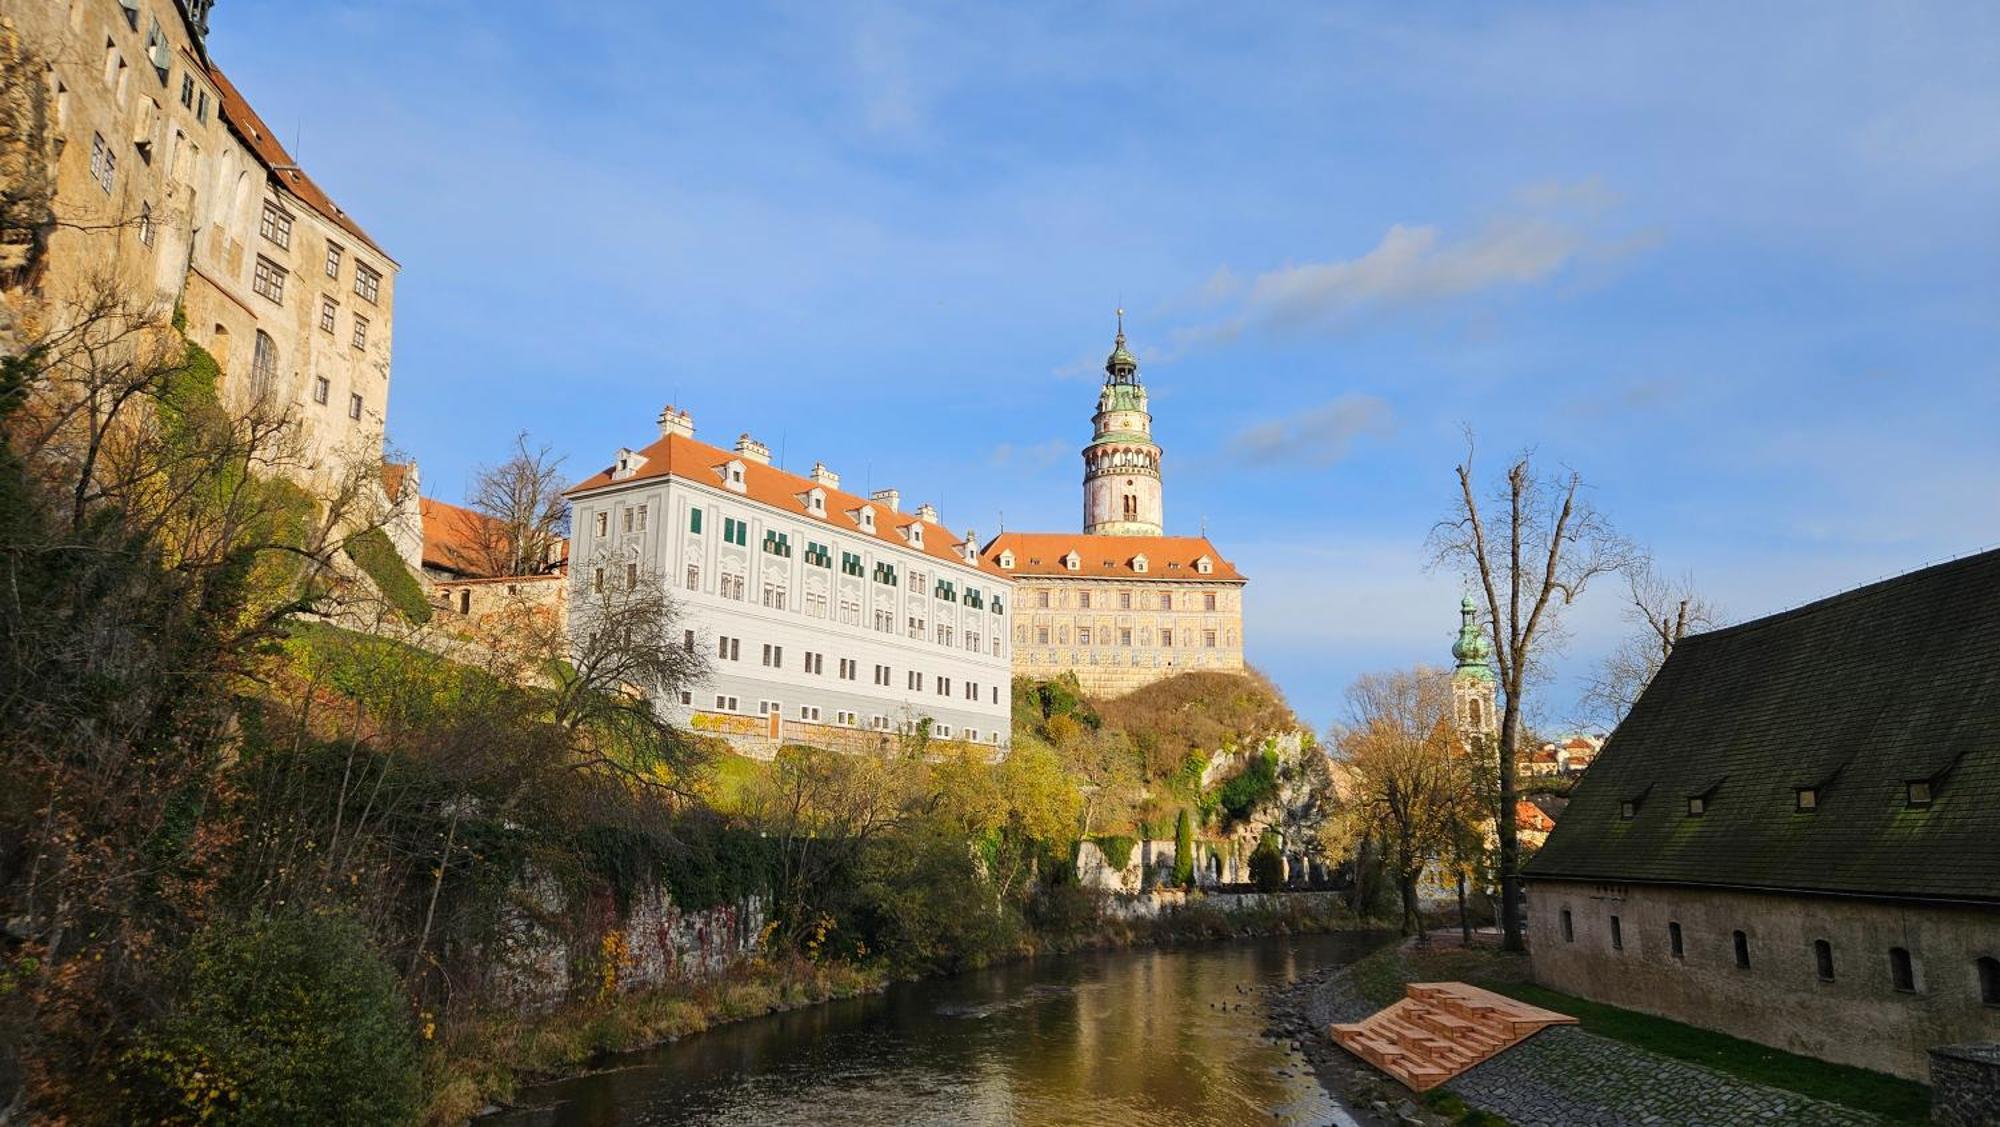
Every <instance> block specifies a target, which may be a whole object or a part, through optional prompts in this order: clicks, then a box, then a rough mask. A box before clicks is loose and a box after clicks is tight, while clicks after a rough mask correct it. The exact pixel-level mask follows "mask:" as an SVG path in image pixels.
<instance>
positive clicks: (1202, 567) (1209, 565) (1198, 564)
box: [1194, 556, 1215, 575]
mask: <svg viewBox="0 0 2000 1127" xmlns="http://www.w3.org/2000/svg"><path fill="white" fill-rule="evenodd" d="M1194 569H1195V570H1196V571H1198V572H1200V573H1202V574H1203V575H1207V574H1209V573H1211V572H1213V571H1214V570H1215V561H1214V560H1211V559H1209V558H1208V557H1207V556H1203V557H1201V558H1200V559H1198V560H1196V561H1194Z"/></svg>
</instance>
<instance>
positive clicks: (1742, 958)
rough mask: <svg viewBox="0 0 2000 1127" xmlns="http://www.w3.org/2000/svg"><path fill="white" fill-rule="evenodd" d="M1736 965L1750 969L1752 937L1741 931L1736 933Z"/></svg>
mask: <svg viewBox="0 0 2000 1127" xmlns="http://www.w3.org/2000/svg"><path fill="white" fill-rule="evenodd" d="M1736 965H1737V966H1738V967H1739V968H1741V969H1743V970H1749V969H1750V937H1749V936H1747V935H1745V934H1743V933H1742V932H1740V931H1739V932H1737V933H1736Z"/></svg>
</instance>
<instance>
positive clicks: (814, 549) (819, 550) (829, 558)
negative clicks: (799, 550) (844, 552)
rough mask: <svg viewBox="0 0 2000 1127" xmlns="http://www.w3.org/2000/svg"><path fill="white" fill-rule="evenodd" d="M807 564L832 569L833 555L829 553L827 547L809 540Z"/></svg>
mask: <svg viewBox="0 0 2000 1127" xmlns="http://www.w3.org/2000/svg"><path fill="white" fill-rule="evenodd" d="M806 563H808V564H810V565H812V566H813V567H832V566H833V553H831V552H829V551H827V549H826V545H824V544H821V543H819V542H818V541H815V540H808V541H806Z"/></svg>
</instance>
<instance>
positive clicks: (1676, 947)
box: [1667, 920, 1687, 959]
mask: <svg viewBox="0 0 2000 1127" xmlns="http://www.w3.org/2000/svg"><path fill="white" fill-rule="evenodd" d="M1667 950H1668V951H1669V952H1671V953H1672V954H1673V956H1674V958H1676V959H1685V958H1687V951H1686V949H1684V948H1683V947H1682V946H1681V925H1680V923H1679V922H1678V921H1671V920H1670V921H1668V923H1667Z"/></svg>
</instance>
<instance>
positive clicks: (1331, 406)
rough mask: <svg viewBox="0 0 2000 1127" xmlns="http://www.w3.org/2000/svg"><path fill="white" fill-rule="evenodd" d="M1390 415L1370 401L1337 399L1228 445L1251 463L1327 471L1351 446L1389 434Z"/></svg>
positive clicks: (1250, 432)
mask: <svg viewBox="0 0 2000 1127" xmlns="http://www.w3.org/2000/svg"><path fill="white" fill-rule="evenodd" d="M1395 430H1396V418H1395V413H1394V412H1393V411H1391V410H1390V408H1389V405H1388V404H1387V403H1385V402H1383V401H1382V400H1381V399H1378V398H1376V397H1375V396H1373V395H1361V394H1349V395H1343V396H1341V397H1340V398H1338V399H1335V400H1333V401H1332V402H1330V403H1323V404H1321V405H1320V406H1318V407H1314V408H1312V409H1310V410H1308V411H1304V412H1302V413H1299V414H1296V415H1292V416H1290V417H1287V418H1284V419H1274V420H1272V421H1270V422H1266V423H1259V424H1257V425H1255V426H1251V427H1247V428H1245V429H1243V430H1241V431H1239V432H1237V434H1236V437H1235V438H1234V439H1232V440H1231V441H1230V445H1231V446H1232V447H1233V448H1234V449H1235V450H1236V452H1237V453H1238V454H1240V455H1241V456H1243V457H1244V458H1247V459H1248V460H1250V461H1252V462H1259V463H1265V464H1274V463H1299V464H1304V465H1309V466H1330V465H1332V464H1334V463H1335V462H1338V461H1340V460H1341V459H1342V458H1345V457H1346V456H1347V452H1348V450H1349V449H1350V448H1352V446H1353V445H1354V440H1355V439H1357V438H1361V437H1370V438H1385V437H1387V436H1388V435H1390V434H1393V433H1395Z"/></svg>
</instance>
